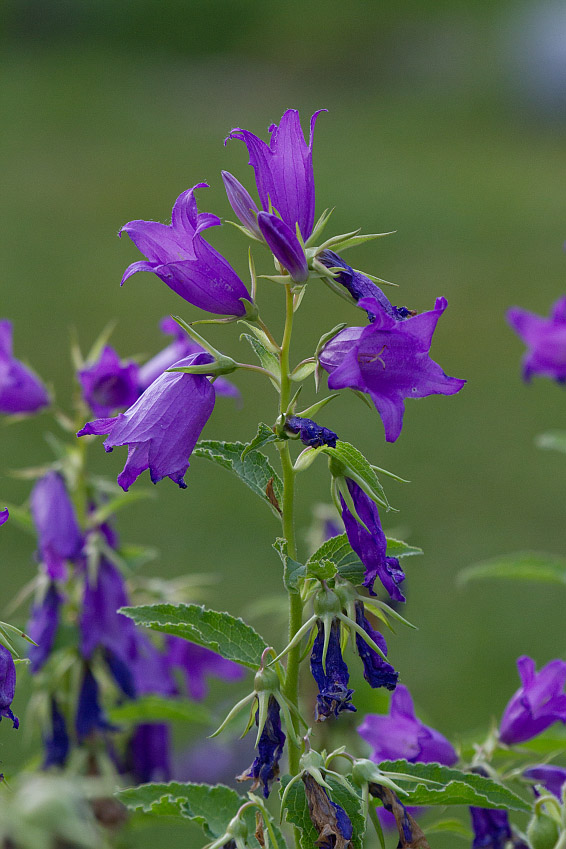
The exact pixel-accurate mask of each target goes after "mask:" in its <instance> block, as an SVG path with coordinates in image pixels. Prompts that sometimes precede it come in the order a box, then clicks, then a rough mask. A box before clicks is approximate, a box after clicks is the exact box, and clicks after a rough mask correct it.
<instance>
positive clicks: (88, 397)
mask: <svg viewBox="0 0 566 849" xmlns="http://www.w3.org/2000/svg"><path fill="white" fill-rule="evenodd" d="M77 377H78V379H79V382H80V384H81V389H82V393H83V398H84V399H85V401H86V402H87V404H88V405H89V406H90V407H91V409H92V411H93V413H94V414H95V415H96V416H110V415H112V413H114V412H115V411H116V410H118V409H119V408H120V407H129V406H130V405H131V404H133V403H134V401H135V400H136V399H137V398H138V396H139V388H138V366H137V365H136V363H133V362H129V363H122V362H121V360H120V357H119V356H118V354H117V353H116V351H115V350H114V349H113V348H111V347H110V346H109V345H106V347H105V348H104V349H103V350H102V352H101V354H100V357H99V358H98V360H97V361H96V362H95V363H91V364H90V365H89V366H88V368H84V369H81V371H79V372H78V374H77Z"/></svg>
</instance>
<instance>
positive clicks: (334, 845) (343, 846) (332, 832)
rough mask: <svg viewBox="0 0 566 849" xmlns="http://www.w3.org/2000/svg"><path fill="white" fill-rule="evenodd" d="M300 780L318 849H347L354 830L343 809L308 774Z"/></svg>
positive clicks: (304, 774)
mask: <svg viewBox="0 0 566 849" xmlns="http://www.w3.org/2000/svg"><path fill="white" fill-rule="evenodd" d="M302 779H303V784H304V785H305V794H306V797H307V803H308V806H309V816H310V818H311V821H312V824H313V825H314V827H315V828H316V830H317V832H318V840H317V841H316V845H317V846H318V847H319V849H349V847H350V846H351V843H350V841H351V839H352V835H353V833H354V829H353V828H352V823H351V820H350V817H349V816H348V814H347V813H346V811H345V810H344V808H341V807H340V805H337V804H336V803H335V802H333V801H332V800H331V799H330V797H329V796H328V793H327V792H326V790H325V789H324V787H321V786H320V784H318V783H317V782H316V781H315V779H314V778H313V776H312V775H311V774H310V773H308V772H305V773H303V776H302Z"/></svg>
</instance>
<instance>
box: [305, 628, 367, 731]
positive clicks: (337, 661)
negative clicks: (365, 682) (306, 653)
mask: <svg viewBox="0 0 566 849" xmlns="http://www.w3.org/2000/svg"><path fill="white" fill-rule="evenodd" d="M317 628H318V632H317V635H316V637H315V640H314V643H313V647H312V654H311V661H310V663H311V672H312V674H313V678H314V680H315V681H316V683H317V685H318V690H319V693H318V696H317V697H316V709H315V719H316V721H317V722H324V720H325V719H328V718H329V717H330V716H338V714H339V713H341V712H342V711H343V710H346V711H355V710H356V708H355V707H354V705H353V704H352V695H353V693H354V691H353V690H351V689H349V687H348V681H349V680H350V673H349V672H348V667H347V666H346V663H345V662H344V659H343V657H342V651H341V649H340V622H339V621H338V619H333V620H332V625H331V628H330V640H329V643H328V651H327V654H326V672H325V671H324V668H323V665H322V653H323V650H324V624H323V622H322V621H321V620H320V619H319V620H318V621H317Z"/></svg>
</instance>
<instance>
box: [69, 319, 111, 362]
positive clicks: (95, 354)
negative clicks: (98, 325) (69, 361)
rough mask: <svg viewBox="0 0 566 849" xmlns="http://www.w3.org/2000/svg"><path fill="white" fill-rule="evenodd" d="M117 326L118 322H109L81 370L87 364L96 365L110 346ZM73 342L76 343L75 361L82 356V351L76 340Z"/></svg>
mask: <svg viewBox="0 0 566 849" xmlns="http://www.w3.org/2000/svg"><path fill="white" fill-rule="evenodd" d="M117 324H118V322H117V321H116V319H113V320H112V321H109V322H108V324H107V325H106V327H105V328H104V329H103V330H102V331H101V332H100V333H99V334H98V337H97V338H96V339H95V341H94V343H93V345H92V347H91V349H90V351H89V352H88V354H87V355H86V359H85V360H84V363H83V365H82V366H81V368H84V364H85V363H94V362H95V361H96V360H97V359H98V358H99V357H100V354H101V353H102V349H103V348H104V347H105V346H106V345H107V344H108V342H109V340H110V337H111V336H112V334H113V333H114V331H115V329H116V325H117ZM73 341H74V342H75V344H74V345H73V349H72V354H73V359H74V357H76V356H77V353H78V354H80V350H79V347H78V344H77V343H76V340H73ZM77 371H78V369H77Z"/></svg>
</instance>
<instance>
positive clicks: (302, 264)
mask: <svg viewBox="0 0 566 849" xmlns="http://www.w3.org/2000/svg"><path fill="white" fill-rule="evenodd" d="M257 223H258V226H259V229H260V230H261V235H262V236H263V238H264V239H265V241H266V242H267V245H268V247H269V249H270V250H271V252H272V253H273V255H274V257H275V259H276V260H278V262H280V263H281V265H282V266H283V268H286V269H287V271H288V272H289V274H290V275H291V277H292V279H293V280H294V281H295V283H306V281H307V280H308V279H309V267H308V264H307V258H306V256H305V252H304V250H303V248H302V246H301V244H300V242H299V240H298V239H297V236H296V235H295V233H294V232H293V230H292V229H291V228H290V227H289V225H288V224H286V223H285V222H284V221H282V220H281V219H280V218H278V217H277V216H276V215H274V214H273V213H271V212H260V213H259V215H258V216H257Z"/></svg>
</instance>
